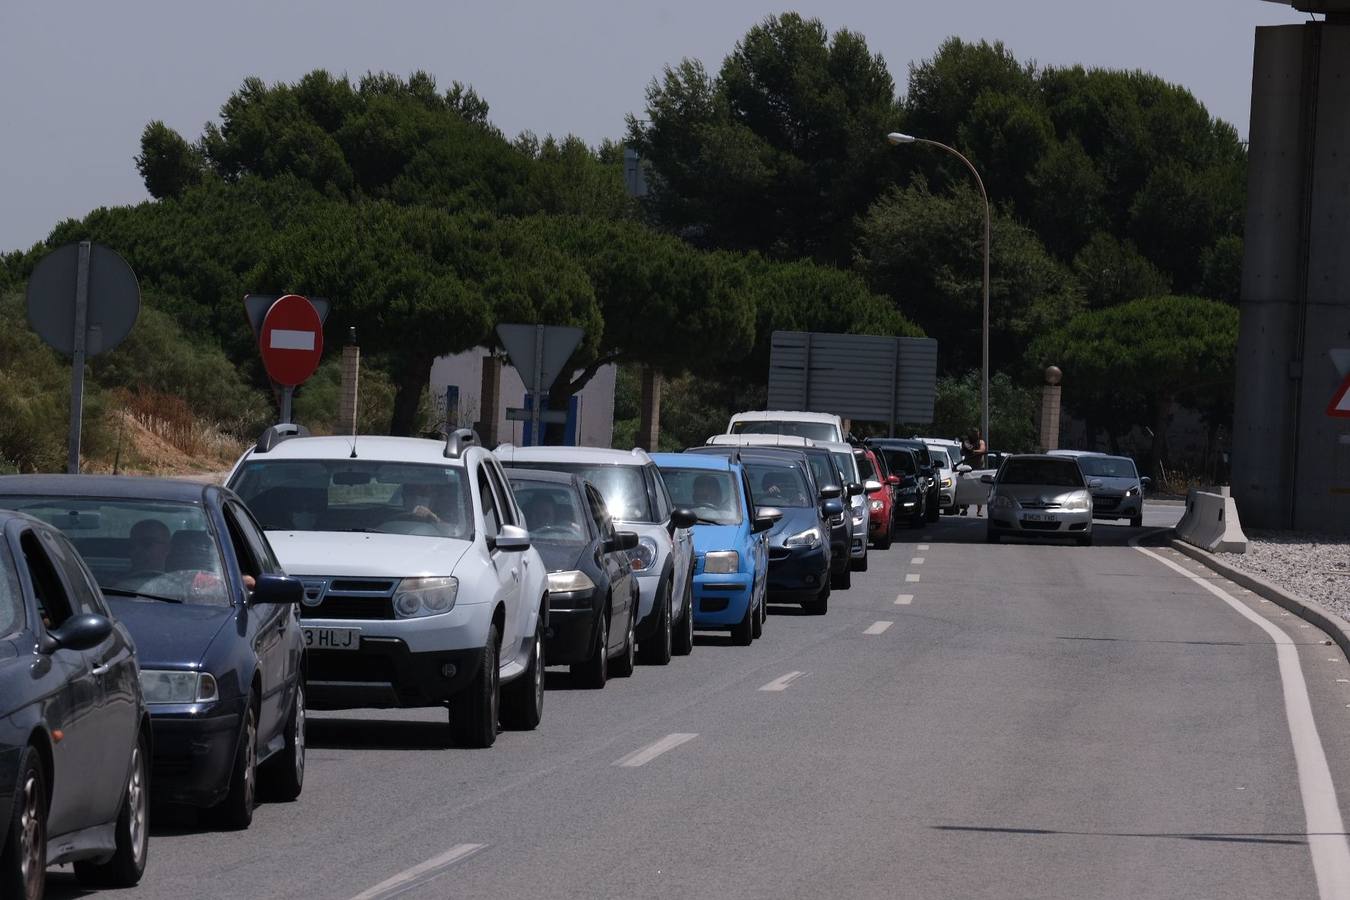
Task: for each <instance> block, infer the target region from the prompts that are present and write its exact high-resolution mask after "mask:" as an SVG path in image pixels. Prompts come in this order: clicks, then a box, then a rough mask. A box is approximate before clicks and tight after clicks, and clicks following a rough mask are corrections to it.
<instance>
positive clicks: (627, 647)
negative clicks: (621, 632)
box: [609, 597, 638, 678]
mask: <svg viewBox="0 0 1350 900" xmlns="http://www.w3.org/2000/svg"><path fill="white" fill-rule="evenodd" d="M637 611H638V601H637V597H634V598H633V600H632V603H631V604H630V605H629V608H628V636H627V637H626V638H625V639H624V642H623V652H622V653H620V654H619V655H618V656H616V657H615V658H614V662H612V663H611V664H610V667H609V674H611V675H613V676H614V677H615V678H628V677H630V676H631V675H632V674H633V669H635V668H636V667H637Z"/></svg>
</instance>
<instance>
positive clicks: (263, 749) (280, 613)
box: [0, 475, 305, 828]
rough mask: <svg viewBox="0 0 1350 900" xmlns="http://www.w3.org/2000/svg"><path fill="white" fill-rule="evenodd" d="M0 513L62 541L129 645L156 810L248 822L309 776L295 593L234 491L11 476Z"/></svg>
mask: <svg viewBox="0 0 1350 900" xmlns="http://www.w3.org/2000/svg"><path fill="white" fill-rule="evenodd" d="M0 506H8V507H11V508H14V509H18V510H21V511H23V512H26V513H28V514H29V515H32V516H34V517H35V518H38V519H41V520H43V521H45V522H47V523H49V524H51V525H53V526H55V527H56V528H58V529H60V530H61V531H63V532H64V533H65V534H66V536H67V537H68V538H69V539H70V541H71V543H72V544H74V545H75V547H76V549H77V550H79V552H80V555H81V556H83V557H84V560H85V562H86V563H88V565H89V568H90V570H91V571H92V572H93V574H94V577H95V578H96V579H97V582H98V585H99V587H100V588H101V589H102V591H103V594H104V595H105V596H106V597H107V598H108V603H109V605H110V606H111V607H112V608H113V611H114V612H115V613H116V615H117V618H118V619H119V620H121V621H122V622H123V623H124V624H125V625H126V627H127V630H128V631H129V632H130V633H131V636H132V638H133V640H134V641H135V643H136V652H137V655H138V656H139V658H140V665H141V671H140V683H141V687H142V690H143V691H144V693H145V701H146V704H147V705H148V706H149V709H150V722H151V725H152V727H153V731H154V777H155V799H156V801H160V802H166V803H174V804H185V805H189V806H195V807H199V808H210V809H212V810H213V811H214V813H215V816H216V818H217V819H218V820H219V821H220V823H221V824H224V825H228V826H232V827H236V828H244V827H247V826H248V825H249V824H250V823H251V822H252V820H253V806H254V801H255V799H256V797H257V795H258V792H259V791H258V789H259V788H261V789H262V792H263V793H264V794H269V795H271V796H272V797H274V798H276V799H281V800H293V799H295V798H296V797H298V796H299V795H300V791H301V789H302V787H303V786H304V775H305V695H304V689H303V686H304V677H303V666H304V646H303V643H302V639H301V635H300V621H299V618H298V615H297V604H298V603H299V602H300V600H301V598H302V597H303V596H304V588H303V586H302V585H301V583H300V581H299V580H297V579H294V578H289V577H287V576H286V575H285V573H283V572H282V570H281V566H280V565H279V564H278V563H277V560H276V557H275V556H274V555H273V554H272V549H271V547H270V546H269V545H268V543H267V538H266V537H265V536H264V535H263V532H262V529H261V528H259V527H258V524H257V523H256V522H255V521H254V519H253V516H252V515H251V514H250V513H249V512H248V510H247V509H245V508H244V504H243V502H242V501H240V499H239V498H238V497H237V496H236V495H235V494H234V492H232V491H230V490H227V489H225V488H220V487H216V486H214V485H202V484H194V483H192V482H188V481H170V480H168V479H152V478H117V477H109V476H90V475H13V476H8V477H4V478H0Z"/></svg>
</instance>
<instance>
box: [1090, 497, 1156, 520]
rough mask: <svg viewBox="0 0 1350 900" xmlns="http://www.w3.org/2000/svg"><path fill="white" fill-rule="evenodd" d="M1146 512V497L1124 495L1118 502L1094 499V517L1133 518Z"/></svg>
mask: <svg viewBox="0 0 1350 900" xmlns="http://www.w3.org/2000/svg"><path fill="white" fill-rule="evenodd" d="M1143 514H1144V498H1142V497H1124V498H1121V499H1120V500H1118V501H1116V502H1114V503H1113V502H1111V501H1110V500H1107V501H1105V502H1103V501H1102V500H1099V499H1094V501H1093V506H1092V517H1093V518H1094V519H1133V518H1136V517H1138V516H1142V515H1143Z"/></svg>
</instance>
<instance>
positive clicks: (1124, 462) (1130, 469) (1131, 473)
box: [1078, 456, 1139, 478]
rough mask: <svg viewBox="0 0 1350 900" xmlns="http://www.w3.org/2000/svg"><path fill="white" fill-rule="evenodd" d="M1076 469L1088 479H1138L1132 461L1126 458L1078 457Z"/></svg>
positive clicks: (1136, 470)
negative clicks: (1080, 470)
mask: <svg viewBox="0 0 1350 900" xmlns="http://www.w3.org/2000/svg"><path fill="white" fill-rule="evenodd" d="M1078 468H1080V469H1082V470H1083V474H1084V475H1086V476H1087V477H1089V478H1138V477H1139V470H1138V469H1136V468H1135V467H1134V460H1132V459H1130V458H1129V457H1127V456H1080V457H1078Z"/></svg>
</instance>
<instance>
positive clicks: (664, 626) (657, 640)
mask: <svg viewBox="0 0 1350 900" xmlns="http://www.w3.org/2000/svg"><path fill="white" fill-rule="evenodd" d="M670 591H671V585H670V581H669V580H666V581H663V582H662V583H661V587H660V589H659V590H658V591H657V595H656V602H657V604H658V609H659V612H658V613H657V616H658V618H657V620H656V631H655V633H653V634H652V636H651V637H650V638H648V639H647V640H645V641H643V642H642V643H641V644H639V645H638V656H639V657H640V658H641V660H642V662H643V663H644V664H645V665H649V666H665V665H669V664H670V654H671V650H672V646H671V645H672V643H673V641H672V635H671V621H670Z"/></svg>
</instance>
